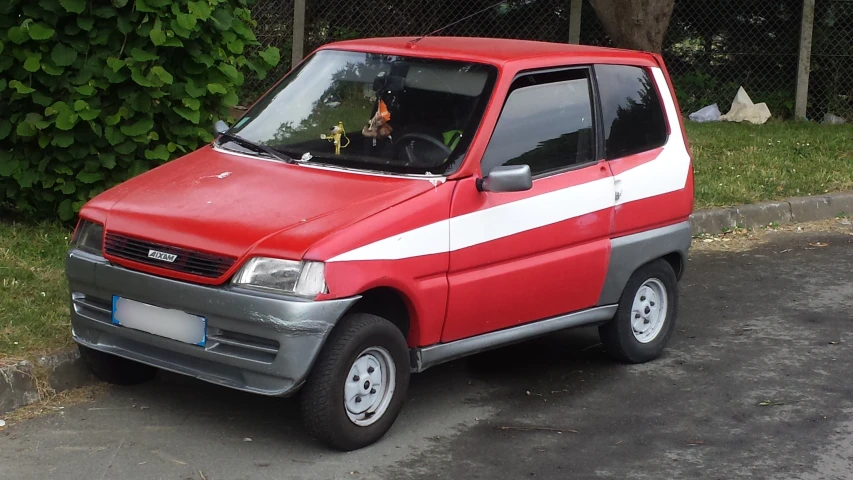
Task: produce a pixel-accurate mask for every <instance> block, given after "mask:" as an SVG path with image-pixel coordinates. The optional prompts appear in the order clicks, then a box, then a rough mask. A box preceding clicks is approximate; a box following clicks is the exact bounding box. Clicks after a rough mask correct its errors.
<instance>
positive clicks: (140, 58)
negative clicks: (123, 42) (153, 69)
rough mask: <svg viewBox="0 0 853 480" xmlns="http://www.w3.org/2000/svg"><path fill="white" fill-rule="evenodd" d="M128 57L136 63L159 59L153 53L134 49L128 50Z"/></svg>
mask: <svg viewBox="0 0 853 480" xmlns="http://www.w3.org/2000/svg"><path fill="white" fill-rule="evenodd" d="M130 56H131V58H133V59H134V60H136V61H137V62H150V61H151V60H157V59H158V58H160V57H159V56H158V55H156V54H154V53H151V52H146V51H145V50H142V49H141V48H136V47H133V48H132V49H131V50H130Z"/></svg>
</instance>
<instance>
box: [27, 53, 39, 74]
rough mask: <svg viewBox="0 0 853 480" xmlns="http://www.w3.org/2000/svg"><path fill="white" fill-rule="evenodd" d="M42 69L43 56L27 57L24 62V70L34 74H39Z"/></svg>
mask: <svg viewBox="0 0 853 480" xmlns="http://www.w3.org/2000/svg"><path fill="white" fill-rule="evenodd" d="M40 68H41V54H40V53H37V54H35V55H33V56H30V57H27V59H26V60H25V61H24V70H26V71H28V72H30V73H33V72H38V71H39V69H40Z"/></svg>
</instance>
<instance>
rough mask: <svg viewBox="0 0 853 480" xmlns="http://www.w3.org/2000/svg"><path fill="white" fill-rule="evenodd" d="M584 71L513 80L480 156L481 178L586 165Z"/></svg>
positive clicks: (589, 150)
mask: <svg viewBox="0 0 853 480" xmlns="http://www.w3.org/2000/svg"><path fill="white" fill-rule="evenodd" d="M590 92H591V90H590V81H589V70H588V69H579V70H567V71H561V72H550V73H541V74H532V75H526V76H524V77H521V78H519V79H517V80H516V81H515V83H514V84H513V86H512V89H511V91H510V94H509V96H508V97H507V100H506V104H504V108H503V111H502V112H501V116H500V118H499V119H498V123H497V125H495V130H494V132H493V133H492V138H491V140H489V146H488V147H487V148H486V152H485V154H484V155H483V160H482V163H481V168H482V171H483V175H484V176H486V175H488V174H489V172H490V171H491V170H492V169H493V168H495V167H497V166H500V165H525V164H526V165H529V166H530V171H531V173H532V174H533V175H542V174H545V173H549V172H554V171H557V170H562V169H565V168H569V167H572V166H574V165H579V164H584V163H587V162H590V161H592V160H593V159H594V158H593V157H594V156H595V155H594V153H595V142H594V135H593V125H594V123H593V118H592V101H591V98H592V97H591V94H590Z"/></svg>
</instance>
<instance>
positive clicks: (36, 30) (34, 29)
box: [27, 23, 55, 40]
mask: <svg viewBox="0 0 853 480" xmlns="http://www.w3.org/2000/svg"><path fill="white" fill-rule="evenodd" d="M27 31H28V32H29V34H30V38H32V39H33V40H47V39H48V38H50V37H52V36H53V34H54V33H55V32H54V30H53V29H52V28H50V27H48V26H47V25H45V24H43V23H33V24H32V25H30V26H28V27H27Z"/></svg>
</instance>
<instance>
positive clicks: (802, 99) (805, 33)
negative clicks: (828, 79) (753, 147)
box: [794, 0, 815, 118]
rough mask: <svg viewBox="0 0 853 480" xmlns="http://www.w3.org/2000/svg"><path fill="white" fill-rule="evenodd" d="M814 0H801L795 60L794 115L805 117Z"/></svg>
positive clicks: (807, 98)
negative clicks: (800, 18)
mask: <svg viewBox="0 0 853 480" xmlns="http://www.w3.org/2000/svg"><path fill="white" fill-rule="evenodd" d="M814 2H815V0H803V23H802V25H801V27H800V56H799V60H798V61H797V99H796V102H795V103H794V116H796V117H797V118H806V108H807V107H808V100H809V72H810V70H811V58H812V32H813V31H814Z"/></svg>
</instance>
